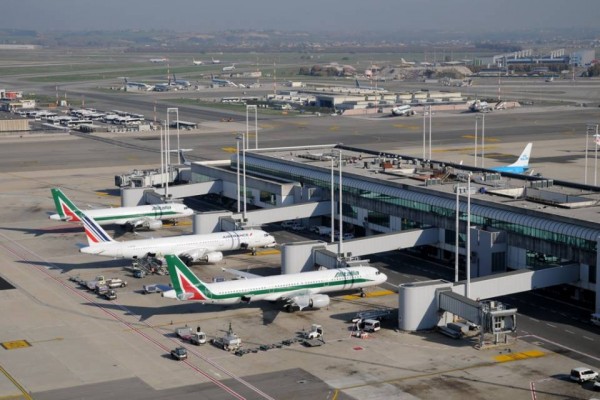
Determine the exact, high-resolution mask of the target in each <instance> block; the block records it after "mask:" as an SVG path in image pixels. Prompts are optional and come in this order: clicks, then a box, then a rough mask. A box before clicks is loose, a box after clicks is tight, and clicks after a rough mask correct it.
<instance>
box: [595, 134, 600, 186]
mask: <svg viewBox="0 0 600 400" xmlns="http://www.w3.org/2000/svg"><path fill="white" fill-rule="evenodd" d="M598 143H600V135H598V126H597V125H596V134H595V135H594V146H595V147H594V148H595V150H594V186H598V183H597V181H596V177H597V176H598Z"/></svg>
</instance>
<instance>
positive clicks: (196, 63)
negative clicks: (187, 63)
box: [192, 58, 204, 65]
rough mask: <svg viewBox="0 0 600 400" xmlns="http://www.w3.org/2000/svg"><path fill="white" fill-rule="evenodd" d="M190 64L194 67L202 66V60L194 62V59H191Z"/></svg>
mask: <svg viewBox="0 0 600 400" xmlns="http://www.w3.org/2000/svg"><path fill="white" fill-rule="evenodd" d="M192 64H194V65H203V64H204V62H202V60H198V61H196V60H195V59H194V58H192Z"/></svg>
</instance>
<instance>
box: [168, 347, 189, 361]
mask: <svg viewBox="0 0 600 400" xmlns="http://www.w3.org/2000/svg"><path fill="white" fill-rule="evenodd" d="M171 357H173V358H174V359H175V360H179V361H182V360H185V359H186V358H187V357H188V354H187V350H186V349H185V347H177V348H175V349H173V350H171Z"/></svg>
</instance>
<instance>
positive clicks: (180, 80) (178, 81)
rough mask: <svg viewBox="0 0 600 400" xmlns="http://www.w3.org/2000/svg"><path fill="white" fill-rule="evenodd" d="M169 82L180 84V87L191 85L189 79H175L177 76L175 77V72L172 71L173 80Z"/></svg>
mask: <svg viewBox="0 0 600 400" xmlns="http://www.w3.org/2000/svg"><path fill="white" fill-rule="evenodd" d="M171 84H175V85H176V86H182V87H190V86H192V84H191V83H190V81H186V80H184V79H177V77H175V73H173V80H172V81H171Z"/></svg>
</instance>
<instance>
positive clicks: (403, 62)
mask: <svg viewBox="0 0 600 400" xmlns="http://www.w3.org/2000/svg"><path fill="white" fill-rule="evenodd" d="M415 64H416V63H415V62H414V61H406V60H405V59H404V58H401V59H400V65H409V66H411V65H415Z"/></svg>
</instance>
